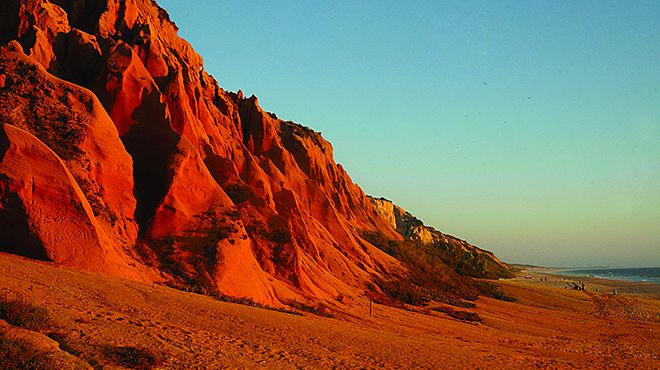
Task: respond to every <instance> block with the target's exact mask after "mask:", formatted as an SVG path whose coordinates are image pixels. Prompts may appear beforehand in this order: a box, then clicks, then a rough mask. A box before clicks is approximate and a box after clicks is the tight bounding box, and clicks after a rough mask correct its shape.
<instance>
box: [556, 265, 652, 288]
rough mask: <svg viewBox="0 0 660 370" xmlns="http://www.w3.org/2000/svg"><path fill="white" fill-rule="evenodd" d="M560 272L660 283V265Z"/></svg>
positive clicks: (563, 271)
mask: <svg viewBox="0 0 660 370" xmlns="http://www.w3.org/2000/svg"><path fill="white" fill-rule="evenodd" d="M557 272H558V273H560V274H565V275H575V276H593V277H597V278H603V279H615V280H626V281H633V282H649V283H655V284H660V267H646V268H585V269H574V270H573V269H570V270H569V269H566V270H561V271H557Z"/></svg>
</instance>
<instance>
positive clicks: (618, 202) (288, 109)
mask: <svg viewBox="0 0 660 370" xmlns="http://www.w3.org/2000/svg"><path fill="white" fill-rule="evenodd" d="M159 3H160V4H161V5H162V6H163V7H164V8H165V9H167V10H168V12H169V13H170V16H171V18H172V19H173V20H174V21H175V22H176V23H177V25H178V26H179V28H180V35H181V36H183V37H184V38H185V39H187V40H188V41H189V42H190V43H191V44H192V45H193V46H194V47H195V49H196V50H197V51H198V52H199V53H200V54H201V55H202V56H203V57H204V60H205V63H206V69H207V70H208V71H209V73H211V74H213V75H214V76H215V77H216V78H217V79H218V81H219V82H220V85H221V86H223V87H224V88H225V89H228V90H232V91H236V90H238V89H242V90H243V92H244V93H246V94H247V95H250V94H255V95H257V96H258V97H259V101H260V103H261V105H262V107H264V108H265V109H267V110H269V111H272V112H275V113H276V114H277V115H278V116H279V117H282V118H284V119H290V120H293V121H296V122H299V123H302V124H304V125H306V126H309V127H312V128H313V129H315V130H317V131H321V132H322V133H323V136H324V137H325V138H327V139H328V140H330V142H332V144H333V146H334V148H335V159H336V160H337V161H338V162H340V163H342V164H343V165H344V166H345V167H346V169H347V170H348V172H349V174H350V175H351V177H352V178H353V180H354V181H355V182H357V183H358V184H360V185H361V186H362V188H363V189H364V190H365V191H366V192H367V193H369V194H374V195H378V196H385V197H387V198H390V199H392V200H394V201H395V202H396V203H398V204H400V205H401V206H402V207H404V208H406V209H407V210H409V211H411V213H413V214H415V215H417V216H418V217H419V218H421V219H422V220H423V221H425V222H426V223H427V224H430V225H433V226H435V227H436V228H438V229H439V230H441V231H444V232H447V233H450V234H453V235H456V236H459V237H461V238H463V239H466V240H468V241H470V242H472V243H476V244H478V245H480V246H482V247H484V248H486V249H490V250H492V251H494V252H495V253H496V254H497V255H498V256H500V257H501V258H503V259H504V260H506V261H510V262H525V263H533V264H542V265H555V266H557V265H562V266H577V265H581V266H586V265H608V264H609V265H617V266H660V1H655V0H652V1H626V2H622V1H615V2H609V1H574V0H572V1H452V2H445V1H437V0H436V1H413V2H405V1H322V2H321V1H312V0H310V1H306V0H305V1H302V0H301V1H264V2H255V1H233V2H228V1H215V0H207V1H201V0H197V1H194V0H191V1H181V0H159Z"/></svg>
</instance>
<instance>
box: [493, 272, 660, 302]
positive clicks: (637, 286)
mask: <svg viewBox="0 0 660 370" xmlns="http://www.w3.org/2000/svg"><path fill="white" fill-rule="evenodd" d="M559 271H564V270H561V269H557V268H548V267H527V268H521V269H520V270H519V271H517V272H516V273H515V274H516V276H515V277H514V278H511V279H505V280H511V281H519V282H524V283H527V284H530V285H539V286H546V287H553V288H566V289H570V287H569V285H568V284H569V283H570V284H580V283H584V286H585V290H586V291H589V292H595V293H606V294H615V292H616V294H622V295H626V296H637V297H642V298H651V299H657V300H660V284H655V283H652V282H641V281H640V282H636V281H628V280H616V279H605V278H599V277H593V276H579V275H568V274H564V273H560V272H559ZM542 278H543V279H542Z"/></svg>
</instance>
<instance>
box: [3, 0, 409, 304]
mask: <svg viewBox="0 0 660 370" xmlns="http://www.w3.org/2000/svg"><path fill="white" fill-rule="evenodd" d="M0 20H1V21H2V22H1V23H0V43H2V44H4V43H7V42H10V41H11V43H9V44H7V46H5V47H4V49H3V51H2V55H1V56H0V124H1V125H2V126H1V127H2V130H0V134H1V135H0V227H1V228H2V230H7V231H2V232H0V246H2V248H4V250H7V251H11V252H14V253H19V254H23V255H26V256H30V257H35V258H41V259H46V260H52V261H55V262H59V263H62V264H67V265H71V266H74V267H77V268H83V269H87V270H91V271H96V272H101V273H109V274H115V275H120V276H125V277H129V278H134V279H140V280H146V281H163V280H164V281H169V282H170V283H173V284H175V285H178V286H179V287H181V288H185V289H193V290H200V291H205V292H212V291H218V292H222V293H224V294H228V295H234V296H248V297H251V298H253V299H254V300H256V301H258V302H262V303H267V304H275V305H277V304H280V303H282V302H286V301H288V300H293V299H304V298H305V297H307V298H315V299H320V300H327V301H331V300H334V299H335V298H336V297H338V296H340V295H348V296H352V295H356V294H359V293H360V292H362V291H363V290H364V289H365V288H366V287H367V286H368V285H370V283H371V281H372V280H373V279H374V277H378V276H380V275H381V274H384V273H387V272H389V271H392V270H396V269H399V268H400V267H401V266H400V264H399V263H398V262H397V261H396V260H395V259H393V258H392V257H390V256H389V255H387V254H385V253H384V252H383V251H381V250H380V249H378V248H376V247H375V246H374V245H372V244H371V243H369V242H367V241H366V240H364V239H363V238H362V237H361V235H363V234H362V233H363V232H364V231H377V232H379V233H381V234H383V235H384V236H386V237H387V238H390V239H402V236H401V235H400V234H399V233H397V230H395V228H394V227H392V225H390V222H389V221H388V220H386V219H385V218H384V217H383V216H382V215H381V214H380V213H379V212H378V211H377V210H376V208H375V207H374V205H373V204H372V202H371V201H370V200H369V198H368V197H367V196H366V195H365V194H364V192H363V191H362V190H361V189H360V188H359V187H358V186H357V185H356V184H354V183H353V182H352V181H351V179H350V177H349V176H348V174H347V173H346V172H345V171H344V169H343V168H342V167H341V165H339V164H337V163H335V161H334V159H333V153H332V146H331V145H330V143H328V142H327V141H325V140H324V139H323V138H322V137H321V135H320V134H319V133H317V132H314V131H313V130H310V129H308V128H306V127H303V126H301V125H298V124H296V123H293V122H288V121H283V120H281V119H278V118H277V117H276V116H275V115H273V114H270V113H267V112H264V111H263V110H262V109H261V108H260V107H259V104H258V101H257V98H256V97H249V98H246V97H244V96H243V94H242V93H241V92H240V91H239V92H238V93H230V92H227V91H224V90H223V89H222V88H220V87H219V86H218V84H217V82H216V81H215V80H214V79H213V78H212V77H211V76H210V75H208V74H207V73H206V72H205V71H204V68H203V62H202V58H201V57H200V56H199V55H198V54H197V53H195V52H194V51H193V50H192V48H191V46H190V45H189V44H188V43H187V42H185V41H184V40H182V39H181V38H179V37H178V36H177V27H176V26H175V25H174V24H173V23H172V22H171V21H170V20H169V17H168V15H167V13H166V12H165V11H164V10H163V9H161V8H159V7H158V6H157V5H156V4H155V3H154V2H153V1H151V0H125V1H123V0H122V1H119V0H87V1H83V0H51V1H48V0H6V1H4V2H3V3H2V4H1V5H0ZM12 40H13V41H12ZM8 230H12V231H11V232H9V231H8Z"/></svg>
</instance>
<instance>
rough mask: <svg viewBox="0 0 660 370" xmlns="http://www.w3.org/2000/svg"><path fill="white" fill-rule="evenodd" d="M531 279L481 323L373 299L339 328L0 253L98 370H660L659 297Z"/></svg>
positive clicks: (62, 334)
mask: <svg viewBox="0 0 660 370" xmlns="http://www.w3.org/2000/svg"><path fill="white" fill-rule="evenodd" d="M524 274H526V273H523V274H521V276H520V277H518V278H516V279H510V280H506V281H500V282H498V283H497V284H498V285H499V286H500V287H501V288H502V289H503V290H505V292H506V293H507V294H508V295H510V296H512V297H514V298H515V299H516V302H505V301H500V300H495V299H491V298H480V299H479V300H477V302H476V303H477V307H476V308H474V309H470V311H472V312H476V313H477V314H478V315H479V316H480V317H481V319H482V322H481V323H476V322H464V321H460V320H456V319H453V318H451V317H449V316H448V315H445V314H443V313H439V312H427V314H424V313H418V312H411V311H407V310H402V309H396V308H391V307H386V306H382V305H374V314H373V316H372V317H370V316H369V305H368V301H366V300H363V301H362V300H357V301H355V302H353V308H352V309H350V310H348V309H347V311H346V312H339V313H338V315H339V316H338V317H339V318H334V319H332V318H323V317H318V316H313V315H305V316H304V317H302V316H295V315H290V314H285V313H280V312H274V311H270V310H264V309H259V308H254V307H249V306H244V305H239V304H233V303H225V302H219V301H217V300H214V299H212V298H210V297H206V296H200V295H196V294H191V293H186V292H182V291H178V290H174V289H170V288H167V287H163V286H157V285H147V284H141V283H137V282H133V281H127V280H121V279H117V278H111V277H107V276H98V275H94V274H88V273H83V272H78V271H72V270H68V269H64V268H59V267H53V266H51V265H48V264H45V263H39V262H34V261H30V260H26V259H23V258H19V257H16V256H11V255H7V254H0V294H3V293H6V294H9V295H15V294H21V295H23V296H24V297H26V299H28V300H29V301H30V302H31V303H33V304H36V305H41V306H45V307H47V308H48V310H49V312H50V313H51V316H52V318H53V321H54V330H55V331H56V332H57V333H58V334H59V340H60V341H61V342H62V343H66V348H67V350H68V351H69V352H71V353H73V354H75V355H76V356H78V357H79V358H82V359H84V360H85V361H87V362H90V363H92V364H96V365H97V366H107V365H108V364H109V363H110V362H109V359H108V358H107V356H106V355H105V354H104V352H103V350H102V349H103V348H104V347H106V348H107V347H108V346H135V347H140V348H146V349H148V350H150V351H152V352H153V353H156V354H157V355H158V357H160V359H161V361H160V365H159V366H160V368H167V369H170V368H209V369H214V368H258V369H262V368H263V369H307V368H318V369H327V368H338V369H349V368H350V369H353V368H361V369H377V368H383V369H395V368H396V369H438V368H452V369H453V368H456V369H462V368H469V369H475V368H482V369H484V368H498V369H527V368H570V369H576V368H608V369H612V368H649V369H651V368H658V367H660V301H659V300H656V299H650V298H641V297H638V296H632V295H627V294H628V293H626V294H621V295H617V296H614V295H607V294H600V293H595V292H591V291H587V292H579V291H573V290H567V289H564V288H562V287H559V285H561V284H559V282H560V281H559V282H554V281H550V279H549V282H548V284H544V283H539V282H538V280H535V279H525V276H527V275H524ZM530 274H531V273H530ZM533 274H534V275H533V276H540V275H541V274H542V273H538V272H533ZM544 275H545V274H544ZM548 276H552V275H548ZM635 294H638V293H635ZM0 327H1V326H0ZM106 368H109V369H112V368H118V367H116V366H115V367H113V366H108V367H106Z"/></svg>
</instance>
